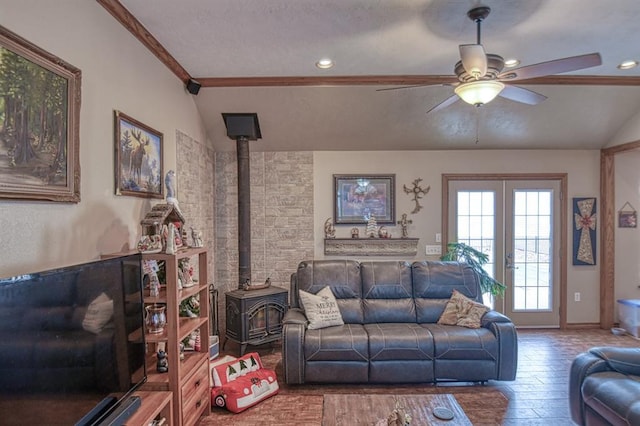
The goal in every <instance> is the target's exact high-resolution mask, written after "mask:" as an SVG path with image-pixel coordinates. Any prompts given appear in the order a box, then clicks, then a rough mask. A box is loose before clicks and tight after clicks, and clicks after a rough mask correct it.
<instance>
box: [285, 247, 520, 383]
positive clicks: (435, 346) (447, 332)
mask: <svg viewBox="0 0 640 426" xmlns="http://www.w3.org/2000/svg"><path fill="white" fill-rule="evenodd" d="M325 286H330V287H331V289H332V291H333V294H334V295H335V297H336V299H337V303H338V306H339V308H340V312H341V314H342V317H343V320H344V322H345V324H344V325H341V326H332V327H328V328H323V329H320V330H309V329H307V319H306V317H305V315H304V311H303V310H302V309H300V302H299V299H298V290H304V291H307V292H309V293H314V294H315V293H317V292H318V291H320V290H321V289H322V288H324V287H325ZM454 289H455V290H458V291H459V292H460V293H462V294H464V295H465V296H467V297H468V298H470V299H473V300H475V301H481V300H482V294H481V292H480V285H479V278H478V275H477V273H475V272H474V271H473V270H472V269H471V268H470V267H469V266H468V265H466V264H463V263H458V262H428V261H424V262H414V263H413V264H411V263H408V262H401V261H378V262H375V261H371V262H362V263H359V262H356V261H352V260H315V261H305V262H301V263H300V264H299V266H298V270H297V271H296V272H295V273H293V274H292V276H291V291H290V292H289V295H290V303H291V306H290V309H289V310H288V311H287V313H286V314H285V317H284V324H283V339H282V345H283V351H282V364H283V368H284V377H285V381H286V383H288V384H302V383H338V382H340V383H425V382H431V383H435V382H438V381H465V382H467V381H469V382H485V381H487V380H514V379H515V376H516V367H517V358H518V357H517V348H518V346H517V335H516V329H515V326H514V324H513V323H512V322H511V321H510V320H509V318H507V317H505V316H504V315H502V314H500V313H498V312H495V311H490V312H488V313H486V314H485V315H484V316H483V317H482V324H481V327H480V328H478V329H471V328H465V327H461V326H456V325H454V326H450V325H438V324H436V323H437V321H438V318H439V317H440V315H441V314H442V312H443V310H444V308H445V305H446V303H447V302H448V300H449V298H450V297H451V295H452V292H453V290H454Z"/></svg>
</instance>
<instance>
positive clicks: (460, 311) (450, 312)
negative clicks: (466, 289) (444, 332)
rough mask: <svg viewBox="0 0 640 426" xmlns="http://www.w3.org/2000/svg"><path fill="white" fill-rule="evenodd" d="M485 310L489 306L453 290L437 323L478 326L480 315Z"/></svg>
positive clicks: (487, 310) (486, 310) (484, 312)
mask: <svg viewBox="0 0 640 426" xmlns="http://www.w3.org/2000/svg"><path fill="white" fill-rule="evenodd" d="M487 312H489V308H488V307H486V306H485V305H483V304H482V303H478V302H474V301H473V300H471V299H469V298H468V297H466V296H465V295H463V294H462V293H460V292H459V291H457V290H453V294H452V295H451V299H449V301H448V302H447V306H445V308H444V312H442V315H441V316H440V319H438V324H441V325H460V326H462V327H468V328H480V324H481V322H480V321H481V320H482V316H483V315H484V314H486V313H487Z"/></svg>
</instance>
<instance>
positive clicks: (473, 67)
mask: <svg viewBox="0 0 640 426" xmlns="http://www.w3.org/2000/svg"><path fill="white" fill-rule="evenodd" d="M459 48H460V59H462V66H463V67H464V70H465V71H466V72H467V74H469V75H471V76H473V77H475V78H481V77H484V75H485V74H486V73H487V54H486V53H485V51H484V47H482V45H481V44H461V45H460V47H459Z"/></svg>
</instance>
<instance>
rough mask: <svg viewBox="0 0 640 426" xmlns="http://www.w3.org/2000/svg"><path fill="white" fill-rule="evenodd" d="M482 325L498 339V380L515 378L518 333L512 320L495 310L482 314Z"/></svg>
mask: <svg viewBox="0 0 640 426" xmlns="http://www.w3.org/2000/svg"><path fill="white" fill-rule="evenodd" d="M481 324H482V327H483V328H487V329H489V330H491V332H492V333H493V334H494V335H495V336H496V338H497V340H498V357H499V358H498V377H497V379H498V380H515V379H516V370H517V369H518V335H517V333H516V326H515V324H513V322H512V321H511V320H510V319H509V318H508V317H506V316H505V315H503V314H501V313H500V312H496V311H489V312H487V313H486V314H484V315H483V316H482V322H481Z"/></svg>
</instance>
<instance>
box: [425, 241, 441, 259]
mask: <svg viewBox="0 0 640 426" xmlns="http://www.w3.org/2000/svg"><path fill="white" fill-rule="evenodd" d="M425 253H426V255H427V256H439V255H441V254H442V247H441V246H440V245H429V244H427V245H426V246H425Z"/></svg>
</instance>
